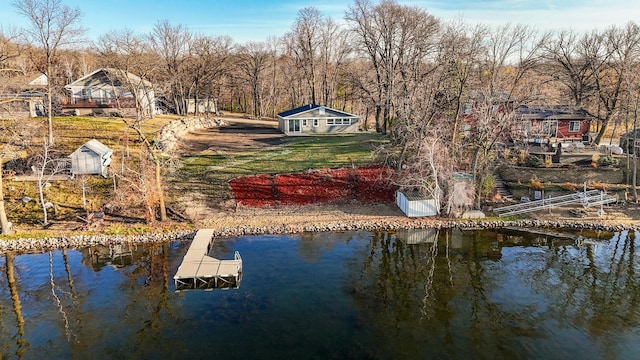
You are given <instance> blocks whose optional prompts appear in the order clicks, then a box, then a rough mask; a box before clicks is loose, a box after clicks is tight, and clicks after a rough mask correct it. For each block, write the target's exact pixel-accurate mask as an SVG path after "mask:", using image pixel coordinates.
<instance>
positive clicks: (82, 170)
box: [69, 139, 113, 177]
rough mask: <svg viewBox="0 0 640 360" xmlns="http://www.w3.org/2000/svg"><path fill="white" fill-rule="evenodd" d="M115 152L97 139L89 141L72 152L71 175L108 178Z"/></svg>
mask: <svg viewBox="0 0 640 360" xmlns="http://www.w3.org/2000/svg"><path fill="white" fill-rule="evenodd" d="M111 154H113V150H111V149H109V148H108V147H107V146H106V145H104V144H103V143H101V142H100V141H98V140H96V139H91V140H89V141H87V142H86V143H85V144H84V145H82V146H80V147H79V148H78V149H77V150H76V151H74V152H72V153H71V155H69V157H71V173H72V174H73V175H83V174H88V175H102V176H103V177H107V168H108V167H109V164H110V163H111Z"/></svg>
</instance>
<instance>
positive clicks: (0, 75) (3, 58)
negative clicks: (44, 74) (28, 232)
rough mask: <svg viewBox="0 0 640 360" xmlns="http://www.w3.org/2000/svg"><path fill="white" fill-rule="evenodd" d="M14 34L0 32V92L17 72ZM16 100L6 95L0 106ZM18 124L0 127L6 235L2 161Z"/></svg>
mask: <svg viewBox="0 0 640 360" xmlns="http://www.w3.org/2000/svg"><path fill="white" fill-rule="evenodd" d="M15 37H16V35H15V34H13V35H12V34H5V33H0V94H3V93H5V92H6V90H7V89H6V88H5V84H6V81H5V80H6V79H7V78H8V77H9V76H10V75H11V74H13V73H16V72H19V70H18V69H16V68H15V67H14V66H13V65H12V63H11V61H12V60H13V59H15V58H17V57H18V55H19V47H18V46H17V45H16V44H15V43H14V39H15ZM16 100H18V99H17V97H16V96H8V97H2V98H0V106H3V107H4V105H7V104H9V103H12V102H14V101H16ZM15 126H18V125H17V124H16V122H14V121H9V120H6V121H3V122H2V127H1V128H0V225H1V226H2V234H3V235H8V234H10V233H11V232H12V229H11V223H10V222H9V220H8V218H7V212H6V210H5V206H4V205H5V204H4V186H3V178H4V168H3V163H4V159H5V157H7V156H8V155H10V154H12V153H13V152H14V151H13V150H14V149H13V147H12V146H11V145H12V143H13V138H14V137H15V132H14V131H13V128H14V127H15Z"/></svg>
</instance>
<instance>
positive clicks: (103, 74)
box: [65, 68, 152, 89]
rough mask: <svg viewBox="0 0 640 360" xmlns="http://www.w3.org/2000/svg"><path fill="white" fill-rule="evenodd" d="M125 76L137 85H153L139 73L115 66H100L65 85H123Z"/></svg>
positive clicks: (68, 87)
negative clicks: (115, 67)
mask: <svg viewBox="0 0 640 360" xmlns="http://www.w3.org/2000/svg"><path fill="white" fill-rule="evenodd" d="M123 78H126V79H128V81H129V82H131V83H132V84H134V85H136V86H142V85H144V86H148V87H150V86H151V85H152V84H151V83H150V82H149V81H147V80H144V79H142V78H141V77H139V76H138V75H135V74H132V73H130V72H127V71H124V70H120V69H114V68H100V69H98V70H95V71H93V72H91V73H89V74H87V75H85V76H83V77H81V78H79V79H78V80H76V81H74V82H72V83H70V84H68V85H67V86H65V88H67V89H70V88H71V87H74V86H81V87H92V86H99V85H103V84H105V83H107V84H113V85H114V86H123V84H122V81H121V79H123Z"/></svg>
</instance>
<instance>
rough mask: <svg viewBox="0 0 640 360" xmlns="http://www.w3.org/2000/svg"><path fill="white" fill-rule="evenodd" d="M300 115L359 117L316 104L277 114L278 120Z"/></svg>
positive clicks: (313, 116)
mask: <svg viewBox="0 0 640 360" xmlns="http://www.w3.org/2000/svg"><path fill="white" fill-rule="evenodd" d="M321 110H324V113H322V112H321ZM302 114H304V115H305V116H308V117H311V118H334V117H343V118H358V117H359V116H357V115H353V114H349V113H348V112H344V111H340V110H336V109H332V108H330V107H326V106H322V105H318V104H308V105H303V106H300V107H297V108H295V109H291V110H287V111H283V112H281V113H279V114H278V117H280V118H290V117H299V116H300V115H302Z"/></svg>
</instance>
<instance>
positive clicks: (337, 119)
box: [278, 104, 360, 135]
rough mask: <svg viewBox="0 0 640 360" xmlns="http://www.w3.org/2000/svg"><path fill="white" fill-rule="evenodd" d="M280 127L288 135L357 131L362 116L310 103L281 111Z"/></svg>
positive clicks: (279, 117) (279, 116)
mask: <svg viewBox="0 0 640 360" xmlns="http://www.w3.org/2000/svg"><path fill="white" fill-rule="evenodd" d="M278 129H280V131H282V132H283V133H284V134H286V135H302V134H337V133H357V132H358V131H359V129H360V117H359V116H357V115H353V114H349V113H347V112H344V111H339V110H336V109H332V108H330V107H326V106H321V105H316V104H309V105H304V106H301V107H298V108H295V109H291V110H288V111H284V112H281V113H279V114H278Z"/></svg>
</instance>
